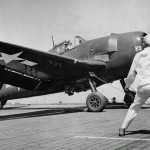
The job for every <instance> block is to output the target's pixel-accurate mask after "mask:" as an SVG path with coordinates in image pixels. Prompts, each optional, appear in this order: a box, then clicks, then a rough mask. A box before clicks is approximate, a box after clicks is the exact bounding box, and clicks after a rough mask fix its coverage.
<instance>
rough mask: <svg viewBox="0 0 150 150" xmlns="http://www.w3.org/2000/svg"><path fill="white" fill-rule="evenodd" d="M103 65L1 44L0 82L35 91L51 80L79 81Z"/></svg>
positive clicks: (41, 88)
mask: <svg viewBox="0 0 150 150" xmlns="http://www.w3.org/2000/svg"><path fill="white" fill-rule="evenodd" d="M96 65H98V66H101V67H102V68H104V67H105V63H104V62H99V63H98V62H92V61H91V62H89V61H81V60H79V59H74V58H70V57H66V56H63V55H57V54H51V53H48V52H42V51H38V50H34V49H30V48H25V47H21V46H17V45H13V44H9V43H4V42H0V82H2V83H6V84H10V85H13V86H17V87H21V88H24V89H28V90H32V91H36V90H44V89H45V87H46V85H48V84H50V82H51V81H54V80H67V79H69V78H78V77H80V76H83V74H85V72H87V71H88V70H89V71H90V70H91V69H92V68H93V66H96Z"/></svg>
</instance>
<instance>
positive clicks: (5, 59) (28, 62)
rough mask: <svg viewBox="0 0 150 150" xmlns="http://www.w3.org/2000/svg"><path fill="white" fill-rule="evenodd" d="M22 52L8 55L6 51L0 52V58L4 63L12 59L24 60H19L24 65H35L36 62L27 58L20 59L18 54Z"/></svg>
mask: <svg viewBox="0 0 150 150" xmlns="http://www.w3.org/2000/svg"><path fill="white" fill-rule="evenodd" d="M20 54H22V52H20V53H16V54H12V55H9V54H6V53H2V52H1V55H2V57H0V60H4V61H5V63H6V64H8V63H9V62H11V61H13V60H24V61H23V62H20V63H22V64H24V65H28V66H34V65H37V63H35V62H32V61H29V60H25V59H22V58H19V57H18V56H19V55H20Z"/></svg>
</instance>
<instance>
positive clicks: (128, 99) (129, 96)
mask: <svg viewBox="0 0 150 150" xmlns="http://www.w3.org/2000/svg"><path fill="white" fill-rule="evenodd" d="M120 83H121V85H122V88H123V90H124V92H125V96H124V102H125V104H126V105H127V106H128V107H130V105H131V104H132V103H133V101H134V97H135V94H136V93H135V92H134V91H130V90H128V91H126V90H125V81H124V79H121V80H120Z"/></svg>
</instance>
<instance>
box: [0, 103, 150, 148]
mask: <svg viewBox="0 0 150 150" xmlns="http://www.w3.org/2000/svg"><path fill="white" fill-rule="evenodd" d="M127 110H128V108H127V107H126V106H125V105H124V104H111V105H107V106H106V108H105V109H104V111H103V112H97V113H93V112H87V111H86V107H85V106H84V105H6V106H5V107H4V109H3V110H0V134H1V137H0V149H1V150H21V149H25V150H104V149H105V150H117V149H118V150H129V149H130V150H141V149H142V150H149V149H150V105H144V106H143V108H142V109H141V111H140V113H139V114H138V116H137V118H136V119H135V120H134V121H133V122H132V124H131V125H130V127H129V129H128V130H127V132H126V135H125V136H124V137H119V136H118V128H119V127H120V126H121V124H122V122H123V119H124V117H125V114H126V112H127Z"/></svg>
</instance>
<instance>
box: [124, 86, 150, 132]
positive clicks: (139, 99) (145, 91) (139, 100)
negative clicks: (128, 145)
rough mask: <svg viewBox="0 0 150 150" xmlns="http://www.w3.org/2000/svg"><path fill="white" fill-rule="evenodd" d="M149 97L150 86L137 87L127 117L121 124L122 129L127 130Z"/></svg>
mask: <svg viewBox="0 0 150 150" xmlns="http://www.w3.org/2000/svg"><path fill="white" fill-rule="evenodd" d="M149 97H150V84H146V85H142V86H139V87H137V93H136V95H135V99H134V102H133V103H132V104H131V106H130V108H129V110H128V112H127V115H126V117H125V119H124V122H123V124H122V128H125V129H127V128H128V126H129V125H130V123H131V122H132V120H133V119H134V118H135V117H136V115H137V113H138V112H139V111H140V109H141V107H142V105H143V104H144V103H145V101H146V100H147V99H148V98H149Z"/></svg>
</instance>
